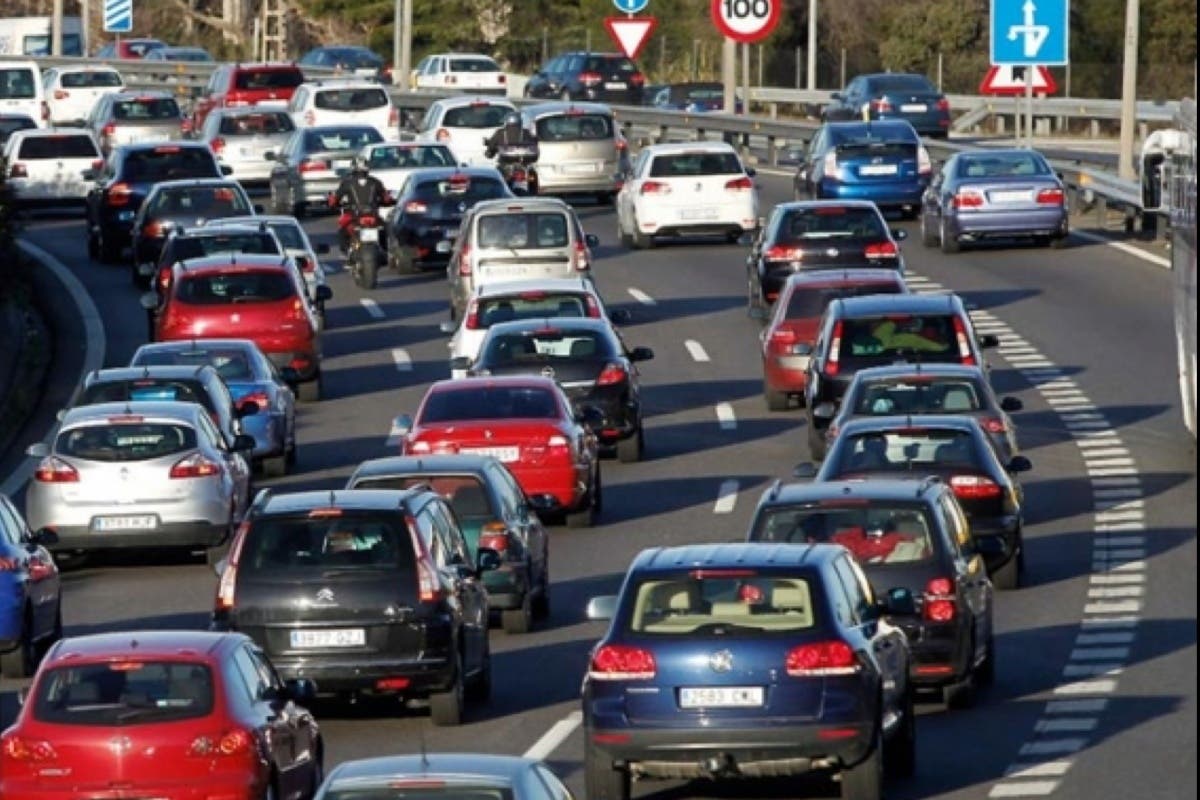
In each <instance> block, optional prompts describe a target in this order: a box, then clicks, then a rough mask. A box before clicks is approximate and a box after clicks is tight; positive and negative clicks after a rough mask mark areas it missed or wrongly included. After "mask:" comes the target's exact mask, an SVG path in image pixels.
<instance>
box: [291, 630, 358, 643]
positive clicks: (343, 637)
mask: <svg viewBox="0 0 1200 800" xmlns="http://www.w3.org/2000/svg"><path fill="white" fill-rule="evenodd" d="M291 637H292V647H296V648H301V647H362V646H363V645H365V644H366V643H367V632H366V630H364V629H363V628H331V629H329V630H324V631H292V632H291Z"/></svg>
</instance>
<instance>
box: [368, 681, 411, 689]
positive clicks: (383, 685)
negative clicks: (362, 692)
mask: <svg viewBox="0 0 1200 800" xmlns="http://www.w3.org/2000/svg"><path fill="white" fill-rule="evenodd" d="M411 683H412V681H411V680H409V679H408V678H380V679H379V680H377V681H375V690H376V691H379V692H399V691H403V690H404V689H407V688H408V686H409V684H411Z"/></svg>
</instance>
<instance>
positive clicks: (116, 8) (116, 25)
mask: <svg viewBox="0 0 1200 800" xmlns="http://www.w3.org/2000/svg"><path fill="white" fill-rule="evenodd" d="M132 30H133V0H104V31H105V32H106V33H129V32H130V31H132Z"/></svg>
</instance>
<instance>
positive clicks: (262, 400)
mask: <svg viewBox="0 0 1200 800" xmlns="http://www.w3.org/2000/svg"><path fill="white" fill-rule="evenodd" d="M242 403H254V404H256V405H257V406H258V408H259V410H260V411H266V410H267V409H268V408H269V407H270V406H271V398H270V397H267V393H266V392H251V393H250V394H248V395H245V396H244V397H243V398H242V399H241V400H238V404H239V405H240V404H242Z"/></svg>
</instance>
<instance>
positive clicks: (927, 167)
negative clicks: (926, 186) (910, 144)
mask: <svg viewBox="0 0 1200 800" xmlns="http://www.w3.org/2000/svg"><path fill="white" fill-rule="evenodd" d="M917 172H918V173H919V174H921V175H928V174H930V173H931V172H933V159H931V158H930V157H929V151H928V150H926V149H925V146H924V145H918V146H917Z"/></svg>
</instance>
